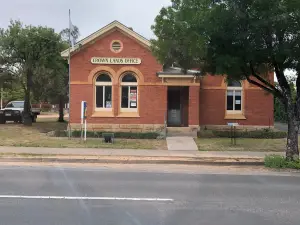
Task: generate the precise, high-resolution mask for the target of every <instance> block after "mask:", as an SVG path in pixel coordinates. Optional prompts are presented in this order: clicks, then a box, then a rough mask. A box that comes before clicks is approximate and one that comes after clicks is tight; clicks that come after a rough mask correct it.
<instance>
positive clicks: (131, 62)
mask: <svg viewBox="0 0 300 225" xmlns="http://www.w3.org/2000/svg"><path fill="white" fill-rule="evenodd" d="M91 63H92V64H125V65H138V64H141V63H142V60H141V59H140V58H106V57H93V58H92V59H91Z"/></svg>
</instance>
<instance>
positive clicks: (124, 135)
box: [54, 130, 159, 139]
mask: <svg viewBox="0 0 300 225" xmlns="http://www.w3.org/2000/svg"><path fill="white" fill-rule="evenodd" d="M102 133H113V134H114V136H115V138H124V139H157V138H158V137H159V134H158V133H155V132H147V133H134V132H105V131H98V132H96V131H87V132H86V136H87V137H89V138H101V137H102ZM54 136H56V137H67V136H68V132H67V131H55V134H54ZM80 136H81V131H80V130H74V131H72V137H80Z"/></svg>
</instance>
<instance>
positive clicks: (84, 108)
mask: <svg viewBox="0 0 300 225" xmlns="http://www.w3.org/2000/svg"><path fill="white" fill-rule="evenodd" d="M86 118H87V102H86V101H82V102H81V131H82V126H83V124H84V141H86ZM81 137H82V132H81Z"/></svg>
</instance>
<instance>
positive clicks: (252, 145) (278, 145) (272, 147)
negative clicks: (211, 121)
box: [195, 138, 286, 152]
mask: <svg viewBox="0 0 300 225" xmlns="http://www.w3.org/2000/svg"><path fill="white" fill-rule="evenodd" d="M195 141H196V144H197V146H198V149H199V151H253V152H283V151H285V147H286V139H285V138H284V139H254V138H237V139H236V145H232V144H231V140H230V138H196V139H195Z"/></svg>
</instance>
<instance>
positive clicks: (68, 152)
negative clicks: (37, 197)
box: [0, 147, 284, 165]
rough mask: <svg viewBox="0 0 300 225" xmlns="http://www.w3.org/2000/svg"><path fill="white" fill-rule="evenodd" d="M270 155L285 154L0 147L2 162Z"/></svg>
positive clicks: (256, 159)
mask: <svg viewBox="0 0 300 225" xmlns="http://www.w3.org/2000/svg"><path fill="white" fill-rule="evenodd" d="M271 154H277V155H284V153H279V152H238V151H222V152H221V151H209V152H204V151H186V150H184V151H169V150H145V149H98V148H42V147H0V161H2V162H63V163H114V164H115V163H118V164H188V165H201V164H213V165H263V160H264V157H265V156H266V155H271Z"/></svg>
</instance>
